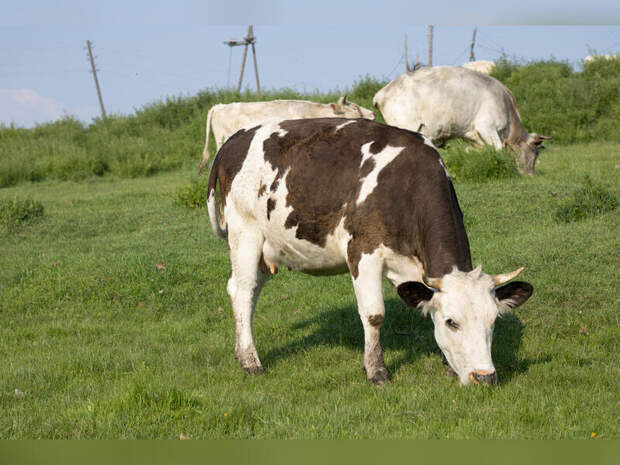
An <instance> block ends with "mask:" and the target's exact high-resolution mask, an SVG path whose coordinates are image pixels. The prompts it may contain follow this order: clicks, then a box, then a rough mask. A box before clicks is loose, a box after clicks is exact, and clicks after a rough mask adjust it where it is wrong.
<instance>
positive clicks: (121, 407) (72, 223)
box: [0, 143, 620, 439]
mask: <svg viewBox="0 0 620 465" xmlns="http://www.w3.org/2000/svg"><path fill="white" fill-rule="evenodd" d="M619 154H620V146H619V145H618V144H614V143H597V144H589V145H572V146H558V145H555V146H552V147H551V148H550V149H549V150H547V151H545V152H543V154H542V155H541V157H540V163H539V165H538V167H537V174H536V176H535V177H533V178H529V177H528V178H522V177H514V178H513V177H510V178H506V179H487V180H485V182H475V181H471V180H466V179H463V180H458V179H457V181H456V185H455V186H456V190H457V193H458V195H459V201H460V203H461V207H462V209H463V211H464V215H465V221H466V224H467V227H468V234H469V237H470V241H471V247H472V253H473V259H474V264H477V263H483V267H484V270H485V271H487V272H489V273H498V272H506V271H508V270H512V269H514V268H516V267H517V266H521V265H522V266H525V271H524V272H523V275H522V278H523V279H524V280H527V281H529V282H531V283H532V284H533V285H534V288H535V290H534V295H533V297H532V298H531V299H530V300H529V301H528V302H527V303H526V304H525V305H524V306H523V307H521V308H520V309H518V311H516V312H515V313H514V314H512V315H509V316H506V317H504V318H502V319H500V320H498V322H497V324H496V328H495V338H494V342H493V357H494V361H495V363H496V367H497V370H498V374H499V385H498V386H496V387H495V388H491V389H488V388H480V387H479V386H467V387H461V386H460V385H459V384H458V383H457V382H456V381H455V380H454V379H453V378H450V377H448V376H447V375H446V373H445V372H444V369H443V366H442V363H441V357H440V354H439V350H438V348H437V346H436V344H435V342H434V338H433V330H432V322H431V321H430V319H429V318H423V317H422V316H421V315H419V314H418V313H416V312H414V311H412V310H409V309H407V308H406V307H405V305H404V304H403V303H401V302H400V300H399V299H398V297H397V295H396V293H395V292H394V290H393V289H392V288H391V287H390V286H389V285H388V284H386V285H385V298H386V306H387V317H386V322H385V324H384V327H383V330H382V344H383V347H384V351H385V360H386V364H387V366H388V368H389V369H390V371H391V373H392V375H393V381H392V382H391V383H389V384H388V385H386V386H384V387H381V388H375V387H373V386H371V385H370V384H369V383H368V382H367V381H366V379H365V376H364V373H363V371H362V356H363V332H362V327H361V323H360V321H359V318H358V316H357V311H356V308H355V299H354V295H353V291H352V286H351V282H350V278H349V277H348V276H346V275H341V276H336V277H331V278H315V277H310V276H305V275H302V274H299V273H294V272H289V271H286V270H282V271H280V272H279V273H278V275H276V276H275V277H274V278H273V279H271V280H270V282H269V283H267V285H266V286H265V289H264V291H263V294H262V296H261V299H260V301H259V304H258V309H257V311H256V314H255V319H254V334H255V339H256V344H257V348H258V351H259V355H260V356H261V359H262V362H263V365H264V367H265V369H266V373H265V374H264V375H262V376H258V377H252V376H246V375H244V374H243V372H242V370H241V368H240V367H239V366H238V364H237V362H236V361H235V359H234V357H233V348H234V320H233V316H232V311H231V310H230V302H229V299H228V296H227V294H226V291H225V287H226V281H227V279H228V273H229V263H228V254H227V249H226V245H225V243H224V242H222V241H218V240H217V239H216V238H215V236H214V235H213V233H212V232H211V230H210V227H209V222H208V218H207V215H206V211H205V210H204V209H187V208H184V207H183V206H181V205H179V204H178V203H177V193H178V192H179V190H180V189H182V188H183V186H187V185H188V183H190V182H192V180H195V179H196V178H195V169H196V165H197V163H198V161H199V158H200V151H197V152H195V153H194V154H193V160H192V161H193V163H191V164H190V166H188V167H187V168H186V169H181V170H176V171H172V172H167V173H159V174H157V175H154V176H150V177H141V178H136V179H127V178H123V177H120V176H114V175H109V176H105V177H102V178H90V179H89V180H83V181H78V182H76V181H70V180H69V181H49V180H44V181H40V182H36V183H28V182H26V183H20V184H18V185H17V186H14V187H10V188H5V189H2V190H0V194H2V195H1V197H2V198H14V197H17V198H36V199H38V200H39V201H41V202H42V203H43V205H44V206H45V215H44V216H41V217H39V218H38V219H37V221H36V222H32V223H28V224H25V225H24V226H23V227H20V228H19V229H17V230H15V231H12V232H6V231H1V230H0V361H1V363H2V371H1V374H0V438H3V439H6V438H178V437H179V436H180V435H181V434H182V435H184V436H186V437H189V438H250V437H251V438H532V439H541V438H590V437H591V435H592V432H595V433H596V435H597V437H601V438H607V439H610V438H616V439H617V438H619V437H620V431H619V428H618V418H619V417H620V409H619V407H620V404H619V402H618V388H619V382H618V379H619V375H620V370H619V365H618V341H619V340H620V339H619V336H620V331H619V326H618V323H619V322H618V314H619V312H618V310H619V305H618V292H617V270H618V266H619V264H620V263H619V262H620V260H619V258H620V257H619V255H618V250H620V247H619V246H620V244H619V242H620V241H619V239H618V237H619V236H618V226H619V224H620V223H619V221H618V210H614V211H609V212H604V213H601V214H599V215H596V216H593V217H588V218H585V219H583V220H581V221H577V222H571V223H558V222H557V221H556V220H555V219H554V212H555V211H556V209H557V208H558V207H559V206H560V205H562V204H563V202H565V201H566V199H569V198H570V197H571V195H572V193H573V192H574V191H575V190H576V189H579V188H580V187H581V186H582V184H583V179H584V176H586V175H587V176H589V177H590V178H591V179H592V181H593V182H595V183H601V184H603V185H605V186H608V190H609V192H610V193H611V194H612V195H614V196H615V197H616V198H617V197H618V194H619V191H620V170H618V169H617V168H616V166H617V165H618V164H619V161H618V157H619ZM160 262H161V263H163V264H164V266H163V267H162V266H159V267H158V266H157V264H158V263H160ZM16 390H17V391H16Z"/></svg>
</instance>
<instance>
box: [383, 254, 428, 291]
mask: <svg viewBox="0 0 620 465" xmlns="http://www.w3.org/2000/svg"><path fill="white" fill-rule="evenodd" d="M381 252H382V255H383V259H384V267H383V276H385V277H386V278H387V279H389V280H390V282H391V283H392V284H393V285H394V287H398V286H399V285H400V284H402V283H405V282H407V281H418V282H421V281H422V276H423V275H424V267H423V266H422V262H420V260H418V258H417V257H415V256H411V257H408V256H406V255H402V254H400V253H398V252H396V251H394V250H392V249H391V248H389V247H387V246H386V245H381Z"/></svg>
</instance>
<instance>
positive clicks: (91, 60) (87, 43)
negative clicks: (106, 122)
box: [86, 40, 105, 119]
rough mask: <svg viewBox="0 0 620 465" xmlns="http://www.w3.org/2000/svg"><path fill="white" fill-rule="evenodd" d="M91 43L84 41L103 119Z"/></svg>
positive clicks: (103, 109) (103, 113) (103, 114)
mask: <svg viewBox="0 0 620 465" xmlns="http://www.w3.org/2000/svg"><path fill="white" fill-rule="evenodd" d="M91 46H92V43H91V41H90V40H87V41H86V47H88V57H89V58H90V67H91V69H92V73H93V77H94V78H95V87H96V88H97V97H99V106H100V107H101V117H102V118H103V119H105V108H104V107H103V98H102V97H101V89H100V88H99V80H98V79H97V68H95V59H94V58H93V50H92V47H91Z"/></svg>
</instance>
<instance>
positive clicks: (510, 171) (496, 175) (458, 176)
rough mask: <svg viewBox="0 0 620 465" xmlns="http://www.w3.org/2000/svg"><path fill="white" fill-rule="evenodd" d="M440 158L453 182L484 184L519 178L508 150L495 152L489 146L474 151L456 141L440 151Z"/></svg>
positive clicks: (514, 162)
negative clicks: (489, 181)
mask: <svg viewBox="0 0 620 465" xmlns="http://www.w3.org/2000/svg"><path fill="white" fill-rule="evenodd" d="M441 156H442V158H443V160H444V162H445V164H446V167H447V169H448V172H449V173H450V177H451V178H452V180H453V181H456V182H459V181H474V182H484V181H487V180H490V179H507V178H514V177H517V176H519V172H518V171H517V163H516V159H515V157H516V156H517V155H516V154H515V153H513V152H511V151H510V150H509V149H502V150H497V149H495V148H494V147H492V146H490V145H485V146H483V147H480V148H477V149H475V148H474V147H472V146H470V145H469V144H467V143H465V142H463V141H460V140H457V141H451V142H450V143H449V144H448V145H447V146H446V148H445V150H441Z"/></svg>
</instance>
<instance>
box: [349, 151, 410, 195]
mask: <svg viewBox="0 0 620 465" xmlns="http://www.w3.org/2000/svg"><path fill="white" fill-rule="evenodd" d="M372 144H373V142H368V143H366V144H364V145H362V161H361V163H360V168H361V167H362V166H363V165H364V162H365V161H366V160H368V159H369V158H370V157H372V159H373V160H374V162H375V166H374V167H373V169H372V171H371V172H370V173H368V175H367V176H366V177H365V178H363V179H362V187H361V189H360V194H359V196H358V197H357V202H356V205H360V204H361V203H362V202H364V200H366V197H368V196H369V195H370V194H371V193H372V191H374V190H375V187H377V176H379V173H380V172H381V170H382V169H383V168H385V167H386V166H387V165H388V163H390V162H391V161H392V160H394V158H396V157H397V156H398V154H399V153H400V152H402V151H403V149H404V148H405V147H391V146H389V145H388V146H386V147H385V148H384V149H383V150H382V151H381V152H379V153H375V154H372V153H370V146H371V145H372Z"/></svg>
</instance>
